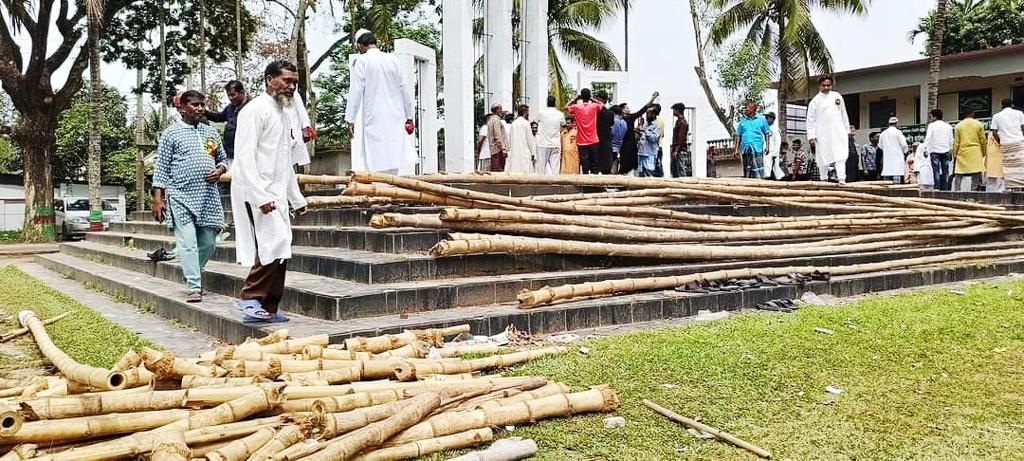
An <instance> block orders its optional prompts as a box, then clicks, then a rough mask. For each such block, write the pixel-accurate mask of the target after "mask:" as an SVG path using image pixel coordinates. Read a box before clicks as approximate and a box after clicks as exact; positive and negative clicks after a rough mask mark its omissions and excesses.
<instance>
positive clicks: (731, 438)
mask: <svg viewBox="0 0 1024 461" xmlns="http://www.w3.org/2000/svg"><path fill="white" fill-rule="evenodd" d="M644 405H646V406H647V408H650V409H651V410H654V411H655V412H657V413H659V414H661V415H662V416H664V417H666V418H668V419H670V420H672V421H674V422H676V423H679V424H682V425H683V426H685V427H689V428H693V429H696V430H698V431H701V432H706V433H708V434H711V435H713V436H715V438H716V439H719V440H724V441H726V442H729V443H731V444H733V445H735V446H737V447H740V448H742V449H744V450H747V451H749V452H751V453H753V454H755V455H757V456H760V457H762V458H765V459H771V457H772V454H771V452H769V451H768V450H765V449H764V448H761V447H759V446H757V445H754V444H752V443H749V442H746V441H744V440H742V439H740V438H739V437H736V436H735V435H732V434H730V433H728V432H725V431H721V430H718V429H715V428H713V427H711V426H708V425H707V424H704V423H701V422H698V421H695V420H692V419H690V418H687V417H685V416H683V415H680V414H678V413H676V412H674V411H672V410H669V409H668V408H665V407H663V406H661V405H658V404H656V403H654V402H652V401H650V400H644Z"/></svg>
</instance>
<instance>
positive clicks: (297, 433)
mask: <svg viewBox="0 0 1024 461" xmlns="http://www.w3.org/2000/svg"><path fill="white" fill-rule="evenodd" d="M311 428H312V426H311V425H310V424H289V425H287V426H284V427H282V428H281V430H279V431H277V434H275V435H274V438H272V439H270V441H269V442H267V443H266V444H265V445H263V447H262V448H260V449H259V450H256V452H254V453H253V454H252V456H249V460H250V461H270V460H271V459H273V458H274V455H276V454H278V453H280V452H281V451H282V450H284V449H285V448H288V447H290V446H292V445H295V444H297V443H299V442H302V441H303V440H306V438H307V437H309V435H310V429H311Z"/></svg>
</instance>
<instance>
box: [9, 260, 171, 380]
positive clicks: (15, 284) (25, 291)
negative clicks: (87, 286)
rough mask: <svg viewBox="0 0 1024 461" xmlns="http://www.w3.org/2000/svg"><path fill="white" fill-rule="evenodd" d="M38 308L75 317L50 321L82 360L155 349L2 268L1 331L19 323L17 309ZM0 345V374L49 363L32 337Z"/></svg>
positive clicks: (98, 361) (99, 361) (102, 363)
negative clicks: (148, 348) (44, 361)
mask: <svg viewBox="0 0 1024 461" xmlns="http://www.w3.org/2000/svg"><path fill="white" fill-rule="evenodd" d="M22 309H31V310H33V311H35V313H36V315H37V316H38V317H39V318H40V319H46V318H49V317H53V316H55V315H58V314H61V313H63V312H67V311H71V312H73V313H72V314H71V315H69V316H67V317H65V318H64V319H62V320H60V321H58V322H57V323H54V324H52V325H48V326H47V327H46V330H47V332H49V333H50V337H51V338H53V342H54V343H55V344H56V345H57V347H59V348H61V350H63V351H64V352H66V353H67V354H68V355H70V356H71V357H72V358H74V359H75V360H78V361H79V362H82V363H85V364H89V365H93V366H99V367H108V366H110V365H113V364H114V362H116V361H117V359H118V358H120V357H121V355H122V354H124V352H125V351H127V350H128V349H130V348H138V347H141V346H149V347H154V346H153V344H152V343H150V342H148V341H146V340H144V339H142V338H140V337H138V336H136V335H135V334H134V333H132V332H130V331H128V330H125V329H124V328H121V327H120V326H118V325H115V324H112V323H110V322H108V321H107V320H106V319H104V318H103V317H102V316H101V315H99V314H98V313H96V312H95V311H93V310H91V309H89V308H87V307H85V306H83V305H82V304H80V303H78V302H77V301H75V300H74V299H71V298H68V297H67V296H64V295H63V294H61V293H60V292H58V291H56V290H54V289H52V288H50V287H48V286H47V285H45V284H44V283H42V282H40V281H38V280H36V279H35V278H33V277H32V276H30V275H28V274H26V273H24V272H22V271H21V270H19V269H18V268H17V267H15V266H6V267H4V268H2V269H0V330H3V331H4V332H7V331H10V330H13V329H15V328H18V327H20V325H19V324H18V312H19V311H21V310H22ZM2 346H3V347H0V375H4V376H11V375H18V374H19V372H23V371H24V370H26V369H39V368H41V367H43V366H44V363H43V361H42V358H41V354H40V353H39V349H38V347H36V345H35V342H34V341H33V339H32V336H31V335H24V336H22V337H20V338H18V339H15V340H13V341H10V342H8V343H4V344H3V345H2Z"/></svg>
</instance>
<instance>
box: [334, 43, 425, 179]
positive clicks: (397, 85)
mask: <svg viewBox="0 0 1024 461" xmlns="http://www.w3.org/2000/svg"><path fill="white" fill-rule="evenodd" d="M356 50H357V51H358V52H359V54H360V55H359V57H357V58H356V59H355V62H353V63H352V73H351V76H350V79H349V80H350V82H351V83H350V87H349V92H348V106H347V107H346V109H345V121H346V122H348V124H349V131H350V132H351V133H352V135H353V136H355V126H356V123H357V120H358V123H361V124H362V132H361V137H362V142H361V147H362V151H361V152H358V153H355V152H354V153H353V155H361V156H362V158H363V159H364V162H365V163H364V165H366V169H367V170H370V171H376V172H384V173H390V174H396V173H398V170H399V169H402V168H404V167H408V166H409V165H411V164H415V163H416V153H415V152H414V151H413V150H412V149H409V148H408V143H409V135H410V134H411V133H409V132H408V131H407V130H406V127H407V126H412V118H413V103H412V95H410V94H409V92H408V91H407V90H406V88H405V81H404V80H403V78H402V71H401V68H400V67H399V65H398V60H397V59H395V57H394V56H392V55H390V54H387V53H384V52H382V51H380V50H379V49H377V38H376V37H375V36H374V35H373V33H372V32H369V31H365V30H360V31H359V32H357V33H356ZM360 113H361V114H362V117H361V118H357V116H358V115H359V114H360Z"/></svg>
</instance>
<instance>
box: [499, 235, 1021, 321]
mask: <svg viewBox="0 0 1024 461" xmlns="http://www.w3.org/2000/svg"><path fill="white" fill-rule="evenodd" d="M1018 256H1024V248H1009V249H1000V250H986V251H973V252H970V251H969V252H956V253H950V254H944V255H936V256H923V257H919V258H909V259H901V260H892V261H883V262H877V263H865V264H854V265H848V266H838V267H829V266H789V267H774V268H773V267H765V268H744V269H730V270H721V271H714V272H705V273H698V274H687V275H675V276H664V277H644V278H632V279H620V280H604V281H601V282H587V283H578V284H571V285H562V286H558V287H544V288H541V289H539V290H533V291H523V292H522V293H520V294H519V295H518V296H517V298H518V300H519V307H520V308H522V309H528V308H532V307H536V306H539V305H542V304H549V303H552V302H555V301H560V300H566V299H573V298H580V297H591V296H602V295H622V294H628V293H635V292H640V291H655V290H664V289H672V288H675V287H679V286H684V285H686V284H689V283H693V282H704V281H712V280H728V279H733V278H750V277H756V276H765V277H779V276H784V275H788V274H793V273H803V274H809V273H813V272H815V271H817V272H827V273H829V274H832V275H854V274H861V273H869V272H879V271H885V270H893V269H900V268H911V267H917V266H925V265H932V264H949V263H954V262H967V261H977V260H983V259H991V258H1007V257H1018Z"/></svg>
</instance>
